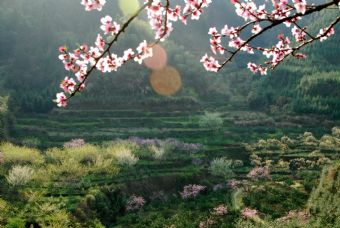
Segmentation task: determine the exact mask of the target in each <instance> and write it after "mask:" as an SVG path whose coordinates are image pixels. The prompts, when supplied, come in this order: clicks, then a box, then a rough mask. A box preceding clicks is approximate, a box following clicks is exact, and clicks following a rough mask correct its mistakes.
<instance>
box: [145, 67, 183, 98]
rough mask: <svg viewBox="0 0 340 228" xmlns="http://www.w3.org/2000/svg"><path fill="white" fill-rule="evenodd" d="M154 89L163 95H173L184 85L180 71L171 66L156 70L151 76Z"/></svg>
mask: <svg viewBox="0 0 340 228" xmlns="http://www.w3.org/2000/svg"><path fill="white" fill-rule="evenodd" d="M150 83H151V86H152V88H153V89H154V91H155V92H156V93H158V94H160V95H163V96H171V95H174V94H175V93H177V92H178V91H179V90H180V89H181V87H182V79H181V76H180V74H179V73H178V71H177V70H176V69H175V68H173V67H170V66H167V67H165V68H163V69H162V70H157V71H154V72H153V73H152V74H151V76H150Z"/></svg>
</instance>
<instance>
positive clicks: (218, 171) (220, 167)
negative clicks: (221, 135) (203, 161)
mask: <svg viewBox="0 0 340 228" xmlns="http://www.w3.org/2000/svg"><path fill="white" fill-rule="evenodd" d="M233 164H234V162H233V160H227V159H226V158H215V159H214V160H213V161H212V162H211V163H210V167H209V170H210V173H211V174H212V175H214V176H221V177H223V178H225V179H230V178H232V177H234V176H235V174H234V172H233V170H232V167H233Z"/></svg>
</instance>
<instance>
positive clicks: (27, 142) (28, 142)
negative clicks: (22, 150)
mask: <svg viewBox="0 0 340 228" xmlns="http://www.w3.org/2000/svg"><path fill="white" fill-rule="evenodd" d="M21 143H22V145H24V146H27V147H30V148H35V147H38V146H40V144H41V141H40V139H38V138H33V137H31V138H25V139H23V140H22V141H21Z"/></svg>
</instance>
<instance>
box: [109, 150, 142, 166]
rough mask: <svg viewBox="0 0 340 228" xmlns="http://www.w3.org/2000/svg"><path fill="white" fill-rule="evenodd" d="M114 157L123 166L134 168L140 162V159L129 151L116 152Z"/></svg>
mask: <svg viewBox="0 0 340 228" xmlns="http://www.w3.org/2000/svg"><path fill="white" fill-rule="evenodd" d="M113 157H114V159H115V160H116V161H117V163H118V164H119V165H122V166H133V165H135V164H136V163H137V162H138V161H139V158H138V157H136V156H135V155H134V154H133V153H132V151H131V150H129V149H125V150H119V151H116V152H115V153H114V154H113Z"/></svg>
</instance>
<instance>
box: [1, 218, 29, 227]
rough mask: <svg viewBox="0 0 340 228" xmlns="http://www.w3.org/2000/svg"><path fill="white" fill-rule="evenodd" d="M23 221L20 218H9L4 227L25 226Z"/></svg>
mask: <svg viewBox="0 0 340 228" xmlns="http://www.w3.org/2000/svg"><path fill="white" fill-rule="evenodd" d="M25 224H26V223H25V221H24V220H23V219H21V218H10V219H9V220H8V222H7V225H6V226H5V228H25Z"/></svg>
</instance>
